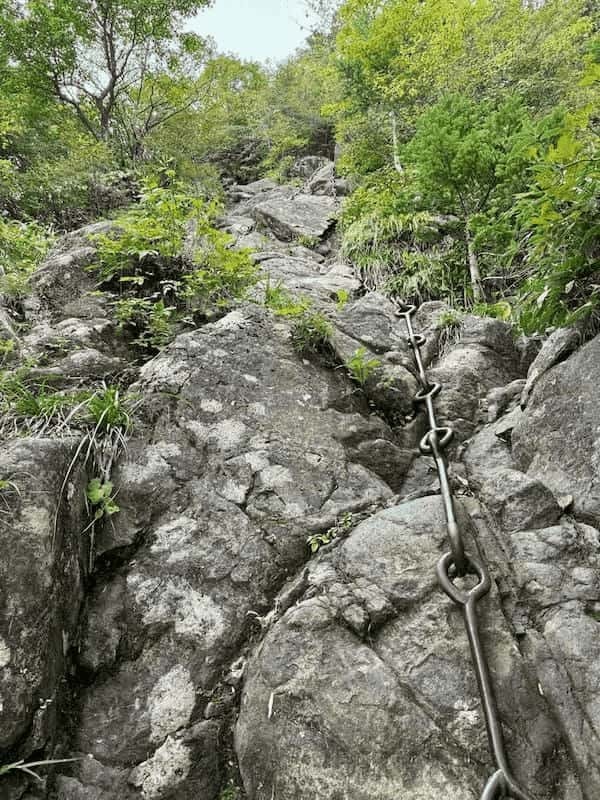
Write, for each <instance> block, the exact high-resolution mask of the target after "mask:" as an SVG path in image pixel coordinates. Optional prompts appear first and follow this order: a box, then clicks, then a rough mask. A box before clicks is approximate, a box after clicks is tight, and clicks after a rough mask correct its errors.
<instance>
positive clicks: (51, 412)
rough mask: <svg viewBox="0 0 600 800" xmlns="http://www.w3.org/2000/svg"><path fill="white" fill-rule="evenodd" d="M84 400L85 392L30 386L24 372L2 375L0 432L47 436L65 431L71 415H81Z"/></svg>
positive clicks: (40, 385)
mask: <svg viewBox="0 0 600 800" xmlns="http://www.w3.org/2000/svg"><path fill="white" fill-rule="evenodd" d="M87 399H88V395H87V394H86V393H84V392H75V393H72V392H55V391H53V390H52V389H51V388H49V387H48V386H46V385H45V384H39V383H35V382H32V381H30V380H29V379H28V377H27V370H25V369H20V370H17V371H15V372H1V373H0V415H1V420H2V422H1V425H0V431H1V432H2V433H3V434H10V433H20V434H24V433H28V434H31V435H39V436H41V435H47V434H48V433H49V432H52V431H55V430H60V429H61V428H63V427H65V426H66V425H67V424H68V423H69V421H70V420H71V419H72V416H73V414H74V412H83V411H84V409H85V402H86V400H87Z"/></svg>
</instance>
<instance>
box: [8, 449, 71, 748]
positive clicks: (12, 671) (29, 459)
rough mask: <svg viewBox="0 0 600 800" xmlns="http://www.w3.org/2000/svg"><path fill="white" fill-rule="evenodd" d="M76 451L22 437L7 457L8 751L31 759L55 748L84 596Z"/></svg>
mask: <svg viewBox="0 0 600 800" xmlns="http://www.w3.org/2000/svg"><path fill="white" fill-rule="evenodd" d="M74 451H75V444H74V443H73V441H64V440H63V441H54V440H48V439H20V440H19V439H17V440H13V441H10V442H8V443H5V444H4V447H3V451H2V454H1V455H0V475H1V476H2V478H3V480H6V481H8V483H7V485H6V486H5V487H4V488H3V489H2V490H1V492H0V547H1V550H2V554H3V556H2V561H1V562H0V586H1V587H2V590H1V591H0V611H1V613H0V748H1V749H3V750H8V749H9V748H13V747H16V746H17V745H19V746H20V747H21V748H22V749H21V753H22V757H24V758H27V756H29V755H30V754H31V753H33V752H35V751H38V750H41V749H42V748H44V747H45V746H47V745H49V746H51V745H52V743H53V740H54V736H55V733H56V723H57V711H58V699H59V697H58V695H59V692H60V690H61V689H62V685H61V681H62V679H63V676H64V673H65V670H66V659H65V657H66V654H67V652H68V650H69V648H70V647H71V646H72V645H74V643H75V634H76V629H77V624H78V619H79V609H80V605H81V602H82V598H83V586H82V581H83V573H84V563H85V557H86V553H85V550H86V542H85V537H83V536H82V531H83V530H84V528H85V526H86V517H85V511H84V502H85V487H86V483H87V480H86V477H85V474H84V473H83V471H82V470H81V469H80V467H79V466H75V467H73V468H72V469H71V471H70V472H69V466H70V463H71V459H72V458H73V455H74ZM15 760H16V759H15Z"/></svg>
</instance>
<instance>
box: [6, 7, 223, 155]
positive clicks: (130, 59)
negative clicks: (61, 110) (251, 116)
mask: <svg viewBox="0 0 600 800" xmlns="http://www.w3.org/2000/svg"><path fill="white" fill-rule="evenodd" d="M209 3H210V0H25V2H23V3H20V4H16V5H15V6H14V7H13V9H12V14H11V15H10V18H9V19H8V20H7V22H8V23H10V24H7V26H6V30H7V31H8V39H9V42H10V43H11V50H12V52H11V55H12V58H13V59H15V60H16V61H17V62H18V63H19V64H20V65H21V68H22V70H23V71H24V72H25V73H26V74H27V75H28V78H29V85H30V86H31V87H35V88H36V89H37V90H38V91H39V92H40V93H42V94H46V95H47V94H53V95H54V96H55V97H56V98H57V99H58V100H59V101H60V102H61V103H63V104H65V105H67V106H69V107H70V108H72V109H73V110H74V112H75V114H76V115H77V117H78V119H79V121H80V122H81V124H82V125H83V127H84V128H85V129H86V130H87V131H88V132H89V133H90V134H91V135H92V136H93V137H94V138H95V139H97V140H99V141H101V140H104V141H106V140H108V139H110V138H111V137H112V136H113V135H114V133H115V131H117V132H118V133H119V135H121V136H122V137H123V139H124V140H126V141H130V142H131V144H130V150H131V155H133V156H135V154H136V151H137V150H138V148H139V140H140V138H143V136H144V135H145V134H146V133H148V131H149V130H151V129H153V128H155V127H157V126H158V125H159V124H161V123H162V122H164V121H165V120H167V119H169V118H171V117H172V116H173V115H174V114H176V113H178V112H179V111H180V110H182V109H185V108H186V107H188V105H189V104H192V103H193V102H194V99H195V89H196V86H195V84H194V81H191V82H190V83H189V84H184V82H183V81H182V77H181V76H182V74H183V73H185V72H186V71H189V68H190V65H191V64H192V65H193V66H194V67H195V69H196V72H198V71H199V69H200V68H201V65H202V63H203V61H204V58H203V56H204V54H205V52H206V48H205V46H204V44H203V43H202V41H201V40H200V39H199V38H198V37H197V36H194V35H192V34H189V33H183V32H182V27H181V24H182V21H183V20H184V19H185V18H186V17H189V16H190V15H192V14H193V13H195V12H196V11H197V10H198V9H199V8H201V7H202V6H206V5H208V4H209ZM5 17H6V14H5Z"/></svg>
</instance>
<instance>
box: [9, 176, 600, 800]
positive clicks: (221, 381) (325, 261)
mask: <svg viewBox="0 0 600 800" xmlns="http://www.w3.org/2000/svg"><path fill="white" fill-rule="evenodd" d="M312 166H314V167H315V168H317V167H318V168H319V170H320V172H319V174H320V177H318V176H314V175H312V173H310V171H307V173H306V174H304V175H303V177H304V178H306V179H307V184H306V186H305V189H304V190H299V189H298V188H297V187H280V186H277V185H275V184H273V183H272V182H269V181H259V182H257V183H255V184H251V185H249V186H245V187H244V186H238V187H234V189H233V191H232V204H231V206H230V207H229V209H228V211H227V214H226V216H225V217H224V219H223V220H222V226H223V228H224V229H226V230H229V231H230V232H231V233H232V234H233V235H234V236H235V237H236V239H237V245H236V246H249V245H250V246H252V247H254V248H255V250H256V252H255V255H254V258H255V260H256V261H257V263H259V264H260V267H261V270H262V273H263V275H264V280H265V281H266V280H267V279H268V283H269V285H270V286H281V287H283V288H284V289H285V290H287V291H289V292H291V293H292V294H293V295H294V296H304V297H305V298H306V299H307V300H309V301H310V302H311V304H312V306H311V308H312V309H314V310H316V311H318V312H320V313H321V314H323V315H325V317H326V318H327V320H328V321H329V323H330V324H331V326H332V329H331V336H330V342H329V351H328V353H327V358H326V359H324V360H319V358H314V357H306V356H302V355H299V354H298V352H297V351H296V349H295V348H294V346H293V344H292V341H291V339H290V328H291V327H292V325H293V323H290V322H289V321H288V320H287V319H286V318H285V317H280V316H277V315H275V314H274V313H273V312H272V311H271V310H269V309H266V308H264V307H263V305H262V300H263V295H264V283H263V285H262V286H258V287H257V288H256V289H255V290H254V291H253V294H252V296H251V297H250V299H249V300H248V301H246V302H244V303H240V304H239V305H238V306H237V307H236V308H234V309H232V310H230V311H229V313H227V314H225V315H224V316H222V317H221V318H220V319H216V320H214V321H213V322H211V323H210V324H207V325H205V326H203V327H201V328H199V329H197V330H193V331H190V332H186V333H182V334H180V335H179V336H177V338H176V339H175V340H174V341H173V342H172V344H170V345H168V346H167V347H165V348H164V349H163V350H162V351H161V352H160V353H159V354H158V355H157V356H156V357H154V358H153V359H151V360H150V361H148V362H147V363H145V364H144V365H142V366H141V368H139V367H138V365H137V364H136V363H135V359H134V355H133V353H132V352H131V351H130V349H129V348H128V346H127V344H126V343H125V341H124V340H123V338H122V337H121V336H119V333H118V331H117V329H116V326H115V323H114V321H113V319H112V316H111V313H110V309H109V308H108V307H107V305H106V303H105V302H104V301H103V299H102V298H101V297H98V296H97V294H96V293H95V292H94V289H95V285H94V281H93V280H92V278H91V277H90V275H89V273H88V272H86V271H85V266H86V265H88V264H90V263H92V262H93V260H94V257H95V246H94V242H93V240H92V239H90V238H89V234H90V233H93V231H86V230H83V231H81V232H77V233H76V234H71V235H70V236H69V237H65V239H63V240H62V242H61V243H60V244H59V246H58V247H57V249H56V250H55V251H54V252H53V253H52V254H51V256H50V258H49V259H48V261H47V262H46V264H45V265H44V267H43V268H42V269H41V270H40V272H39V273H38V275H37V276H36V278H35V280H34V290H35V291H34V296H33V298H32V299H31V301H30V302H29V304H28V308H27V314H28V320H29V321H30V322H31V329H30V331H29V333H28V334H27V336H26V337H24V339H23V341H22V342H21V343H20V346H21V347H22V348H23V349H24V351H26V352H27V353H28V354H30V355H37V356H39V355H40V354H43V358H42V359H40V360H41V362H42V363H41V365H40V366H38V367H36V369H40V370H43V371H44V372H43V374H44V375H46V376H49V375H53V374H54V375H56V376H59V378H60V381H61V382H62V383H63V384H66V385H80V383H81V381H82V380H85V381H90V380H92V381H93V380H99V379H101V378H102V377H105V376H107V375H111V374H117V373H122V371H123V369H125V372H126V377H127V382H128V384H129V389H128V391H130V392H131V393H132V394H133V395H135V396H137V397H138V398H139V405H138V407H137V409H136V422H135V427H134V431H133V435H132V437H131V438H130V440H129V441H128V442H127V447H126V449H125V450H124V451H123V452H122V454H121V455H120V457H119V459H118V462H117V463H116V465H115V467H114V470H113V475H112V480H113V481H114V484H115V486H116V487H118V501H119V506H120V512H119V513H118V514H117V515H115V516H114V517H112V518H111V519H110V520H109V521H108V522H107V523H106V524H105V525H104V526H103V527H102V528H101V529H99V530H98V532H97V535H96V536H95V540H94V542H93V547H92V543H91V541H90V539H89V536H85V535H82V533H81V532H82V531H83V530H84V529H85V527H86V521H85V518H84V509H83V502H82V499H83V496H84V491H85V484H86V480H87V476H85V475H83V474H82V473H81V472H79V471H77V470H75V471H70V472H69V480H68V481H67V485H66V486H63V481H64V478H63V479H61V476H63V475H64V474H65V473H66V469H67V467H68V464H69V460H70V459H71V458H72V455H71V454H72V443H70V442H68V441H62V440H60V439H56V438H55V439H52V440H51V441H50V442H45V441H43V440H39V439H36V438H29V439H24V440H23V439H19V440H10V441H8V442H7V445H6V452H7V455H6V456H5V459H6V463H7V464H9V467H10V468H9V471H10V473H11V474H15V475H19V481H18V485H19V493H18V494H15V496H14V497H12V498H10V510H11V516H10V517H9V516H7V515H0V529H1V530H2V535H3V540H4V541H5V542H6V544H5V548H7V549H9V550H14V553H11V557H12V559H13V560H10V559H9V560H8V561H7V562H6V566H5V567H4V568H5V570H7V572H6V575H8V574H9V572H8V571H12V573H13V576H12V577H13V582H12V584H10V603H11V605H10V609H11V614H3V616H2V620H3V622H2V624H3V626H5V627H3V629H2V630H0V636H2V639H1V640H0V645H1V647H0V676H1V680H2V683H1V684H0V686H1V687H2V697H3V708H2V711H1V717H0V731H1V732H2V737H3V738H2V747H3V748H5V750H6V752H10V753H15V754H17V755H18V757H19V758H20V757H30V756H31V755H32V754H36V753H39V752H40V751H44V750H46V751H49V752H53V751H52V748H53V746H54V745H55V744H57V745H58V747H57V749H56V751H55V752H56V755H57V757H60V756H62V757H77V758H80V759H81V760H80V761H77V762H74V763H72V764H67V765H61V766H58V767H57V769H56V774H55V776H54V777H53V778H51V779H50V780H49V781H48V782H47V784H42V785H37V784H32V785H29V784H28V782H27V781H26V780H25V779H23V778H21V777H17V778H12V777H11V778H10V780H9V782H6V783H5V784H4V785H3V789H4V786H6V787H7V788H6V791H7V798H8V799H9V800H13V798H14V799H15V800H17V799H18V800H23V799H24V798H26V800H33V798H46V797H50V798H53V799H54V800H117V798H118V800H121V799H122V798H124V799H125V800H137V799H138V798H144V800H192V798H194V800H196V799H197V798H200V799H201V800H219V798H223V797H226V796H227V795H226V793H225V792H226V790H227V787H229V786H231V785H232V782H233V784H235V785H236V786H238V788H239V791H240V792H241V795H240V796H241V797H246V798H248V800H275V798H277V800H292V799H293V800H309V798H310V799H311V800H312V798H314V797H319V798H328V797H331V798H347V800H385V799H386V798H392V797H398V796H402V797H403V798H406V800H434V799H435V800H438V798H440V797H442V796H443V797H445V798H448V800H464V798H473V800H476V798H478V797H479V795H480V793H481V789H482V786H483V783H484V781H485V779H486V777H487V776H488V775H489V774H490V772H491V770H492V768H493V765H492V764H491V763H490V756H489V752H488V748H487V742H486V735H485V728H484V723H483V719H482V714H481V709H480V705H479V696H478V692H477V686H476V683H475V678H474V673H473V670H472V667H471V663H470V657H469V651H468V644H467V639H466V635H465V632H464V628H463V624H462V619H461V616H460V614H459V612H458V611H457V610H456V608H455V607H454V606H453V605H452V604H451V603H450V601H449V600H448V599H447V598H446V596H445V595H444V594H443V593H442V592H441V590H440V589H439V587H438V586H437V582H436V577H435V565H436V563H437V561H438V559H439V556H440V555H441V554H442V552H444V551H445V549H446V543H445V540H444V537H445V527H444V519H443V513H442V505H441V500H440V498H439V495H438V485H437V478H436V476H435V472H434V470H433V464H432V462H431V460H430V459H428V458H424V457H422V456H419V455H418V442H419V440H420V438H421V436H422V434H423V433H424V432H425V423H424V419H423V417H422V415H421V414H419V413H415V408H414V404H413V397H414V394H415V392H416V389H417V382H416V380H415V376H414V365H413V360H412V353H411V350H410V348H409V347H408V345H407V343H406V338H405V332H404V330H403V327H402V324H401V321H400V320H399V319H398V318H397V316H396V315H395V313H394V307H393V305H392V304H391V303H390V302H389V301H388V300H387V299H386V298H384V297H382V296H380V295H378V294H376V293H366V294H361V287H360V283H359V282H358V281H357V279H356V277H355V276H354V275H353V274H352V272H351V270H350V269H349V268H348V266H347V265H344V264H342V263H340V261H339V258H338V255H337V252H336V241H335V231H334V230H333V229H332V212H333V211H334V209H335V201H334V199H333V197H334V193H332V191H331V190H329V189H328V188H326V187H325V184H324V180H329V179H330V177H331V176H333V174H334V173H333V170H332V168H331V165H327V164H323V163H321V162H320V163H318V164H313V165H312ZM325 169H327V170H328V172H327V174H326V175H325V172H324V170H325ZM309 173H310V174H309ZM321 173H322V174H321ZM317 178H318V179H317ZM310 191H314V192H315V195H313V194H310ZM94 230H98V229H97V228H94ZM298 233H300V237H298ZM278 237H281V238H278ZM446 311H447V308H446V307H445V306H444V304H443V303H427V304H425V305H424V306H423V307H422V308H421V309H420V310H419V312H418V314H417V315H416V317H415V326H416V328H417V329H418V332H419V333H423V334H424V335H426V336H427V338H428V341H427V344H426V346H425V347H424V359H425V364H426V367H427V369H428V373H429V375H430V376H431V380H437V381H440V382H442V383H443V385H444V389H443V392H442V394H441V395H440V396H439V398H437V399H436V405H437V407H438V409H439V414H440V419H441V420H442V424H444V423H445V422H448V423H450V424H452V425H453V426H454V427H455V428H456V432H457V437H456V444H455V446H454V448H453V450H452V451H451V456H450V462H451V463H450V472H451V478H452V481H453V484H454V486H455V489H456V491H457V492H458V493H459V494H460V495H461V500H462V502H461V518H462V520H463V524H464V525H465V527H466V529H467V530H468V532H469V533H468V537H469V540H470V541H471V542H472V544H471V547H472V548H473V551H475V549H476V547H480V548H481V549H482V551H483V553H484V555H485V558H486V560H487V561H488V563H489V564H490V569H491V572H492V576H493V578H494V583H495V585H494V589H493V591H492V593H491V595H490V596H489V597H488V598H487V599H486V601H485V603H484V622H483V631H482V633H483V639H484V644H485V646H486V650H487V652H488V654H489V658H490V662H491V668H492V673H493V678H494V681H495V684H496V687H497V693H498V700H499V706H500V712H501V715H502V720H503V725H504V730H505V735H506V739H507V743H508V749H509V754H510V758H511V763H512V765H513V768H514V772H515V774H516V775H517V777H518V778H519V780H520V781H521V782H522V783H523V785H524V786H527V787H528V788H529V790H530V791H531V794H532V795H533V796H534V797H535V798H538V799H539V800H596V798H597V797H598V796H599V794H600V775H599V766H598V765H599V762H600V753H599V747H598V727H599V725H600V722H599V720H600V711H599V710H598V703H599V702H600V701H599V698H600V686H599V685H598V683H599V676H598V671H597V666H596V665H597V664H598V663H599V661H598V654H599V651H600V635H599V628H598V613H599V608H600V606H599V603H600V596H599V595H600V587H599V586H598V575H599V572H598V554H599V552H600V543H599V534H598V531H597V529H596V528H595V527H594V525H597V524H598V519H597V514H596V510H595V509H596V507H595V505H594V503H595V499H594V498H595V489H594V486H595V484H594V480H595V476H596V474H597V463H596V454H597V448H598V435H599V434H598V421H597V415H596V411H595V404H594V397H595V395H596V394H597V392H596V386H597V385H598V381H600V364H599V363H598V359H597V358H596V354H597V350H598V344H597V343H598V341H599V339H598V338H596V339H594V340H592V341H591V342H589V343H588V344H587V345H585V346H584V347H582V348H580V349H579V340H577V341H575V340H574V339H573V336H574V334H572V333H571V334H569V342H568V345H567V346H563V345H560V347H559V348H558V351H557V353H555V354H554V355H552V354H550V355H548V353H549V352H550V349H551V348H550V347H546V349H545V351H544V350H543V351H542V353H540V356H539V357H538V359H536V361H534V358H535V355H536V351H537V349H538V347H539V343H538V342H536V341H532V340H519V339H515V337H514V335H513V331H512V329H511V328H510V326H509V325H507V324H505V323H502V322H499V321H496V320H492V319H486V318H479V317H474V316H470V315H467V316H465V317H464V319H462V320H461V322H460V325H459V326H458V327H456V328H455V327H453V328H452V329H450V328H448V327H447V326H446V325H445V323H444V319H445V316H444V315H445V312H446ZM359 351H360V352H361V353H362V356H361V358H362V360H364V361H368V360H372V361H373V362H374V364H376V365H375V366H374V367H373V369H372V371H371V372H370V373H369V374H368V375H367V376H366V377H365V379H364V380H362V381H360V382H357V380H356V379H352V378H351V377H350V376H349V373H348V368H347V366H346V367H344V364H347V363H348V362H349V360H350V359H352V357H353V356H355V355H356V353H357V352H359ZM553 352H554V351H553ZM561 359H562V360H561ZM532 361H533V363H532ZM527 379H528V381H527V392H526V393H524V398H525V400H524V402H527V406H526V408H525V409H524V410H523V409H521V407H520V404H519V401H520V396H521V393H522V392H523V388H524V386H525V381H526V380H527ZM575 386H576V387H577V388H576V395H577V400H576V407H575V408H573V405H572V401H571V400H570V398H569V395H571V394H572V393H573V387H575ZM569 437H572V438H576V441H577V442H578V447H577V448H576V449H573V450H568V452H565V451H567V446H568V442H569V440H570V439H569ZM32 453H33V454H35V458H33V456H32V455H31V454H32ZM11 459H12V460H11ZM564 465H566V466H567V468H565V467H564ZM40 476H41V477H40ZM40 485H41V491H42V492H43V498H44V500H43V504H42V510H44V514H40V513H34V508H35V506H34V502H35V501H34V497H35V492H37V491H40V489H39V487H40ZM52 515H57V519H58V528H57V530H58V535H57V534H56V533H55V530H54V527H53V523H51V522H50V521H49V520H50V517H52ZM13 520H16V524H14V523H13ZM309 537H313V539H312V541H315V538H314V537H317V538H316V541H317V542H320V543H321V544H322V546H321V548H320V549H319V552H318V553H317V554H316V555H313V556H311V552H310V548H309V547H308V546H307V539H308V538H309ZM318 537H321V539H320V540H319V539H318ZM33 560H35V561H36V562H37V564H36V569H35V570H33V569H32V567H31V562H32V561H33ZM13 561H14V564H13ZM90 563H91V569H90ZM39 564H43V569H44V570H45V572H40V569H41V568H40V567H39V566H37V565H39ZM14 565H16V566H14ZM24 565H25V566H24ZM31 575H35V576H37V577H36V579H39V575H41V576H42V578H41V579H40V580H41V583H42V584H43V585H42V587H41V589H40V591H37V592H35V593H32V592H31V590H30V587H31V584H30V583H29V581H30V579H31V578H30V576H31ZM20 583H21V585H19V584H20ZM3 585H6V584H5V583H4V582H3ZM0 597H1V599H2V602H3V603H4V604H5V608H7V607H8V606H7V605H6V604H7V603H8V602H9V601H8V599H7V597H5V596H0ZM11 637H12V638H11ZM33 640H36V641H37V649H36V648H28V649H27V654H26V655H20V654H19V653H20V651H19V647H20V644H19V643H20V642H23V641H25V642H27V641H33ZM40 651H42V652H47V653H48V658H47V660H46V662H45V663H44V664H43V665H42V660H41V658H40ZM24 670H25V671H24ZM9 695H10V700H11V702H10V704H8V703H7V700H6V699H5V698H6V697H8V696H9ZM238 767H239V771H238Z"/></svg>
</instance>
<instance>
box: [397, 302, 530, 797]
mask: <svg viewBox="0 0 600 800" xmlns="http://www.w3.org/2000/svg"><path fill="white" fill-rule="evenodd" d="M393 302H394V305H395V306H396V316H398V317H404V321H405V323H406V330H407V332H408V343H409V345H410V347H411V348H412V351H413V356H414V360H415V367H416V377H417V380H418V382H419V384H420V389H419V391H418V392H417V394H416V396H415V400H416V401H417V402H418V403H420V404H423V405H424V406H425V410H426V412H427V417H428V423H429V430H428V432H427V433H426V434H425V436H424V437H423V438H422V439H421V442H420V445H419V449H420V451H421V453H422V454H423V455H426V456H432V457H433V459H434V460H435V464H436V467H437V472H438V476H439V480H440V491H441V496H442V501H443V504H444V512H445V515H446V523H447V529H448V539H449V543H450V552H448V553H446V554H445V555H443V556H442V558H441V559H440V561H439V562H438V565H437V577H438V581H439V584H440V586H441V588H442V589H443V590H444V592H445V593H446V594H447V595H448V597H449V598H450V599H451V600H452V601H453V602H454V603H455V604H456V605H457V606H459V607H460V609H461V611H462V614H463V618H464V622H465V627H466V631H467V636H468V639H469V646H470V648H471V656H472V659H473V667H474V670H475V675H476V677H477V685H478V686H479V694H480V697H481V705H482V708H483V713H484V717H485V724H486V729H487V734H488V739H489V744H490V751H491V753H492V757H493V759H494V763H495V765H496V767H497V769H496V771H495V772H494V773H493V775H492V776H491V777H490V778H489V780H488V782H487V784H486V786H485V789H484V790H483V793H482V795H481V798H480V800H501V799H502V798H505V799H506V798H512V800H533V798H532V797H531V795H529V794H527V792H525V791H524V790H523V789H521V787H520V786H519V785H518V783H517V781H516V779H515V778H514V777H513V775H512V773H511V770H510V765H509V763H508V756H507V754H506V746H505V743H504V737H503V734H502V723H501V721H500V715H499V713H498V706H497V704H496V698H495V695H494V687H493V684H492V679H491V675H490V668H489V664H488V660H487V656H486V654H485V650H484V648H483V645H482V642H481V637H480V634H479V616H478V612H477V604H478V603H479V601H480V600H482V599H483V598H484V597H485V596H486V595H487V594H488V593H489V591H490V588H491V585H492V582H491V578H490V574H489V572H488V569H487V566H486V565H485V564H484V563H483V561H481V560H479V559H477V558H474V557H473V556H471V555H469V554H468V553H467V552H466V549H465V542H464V539H463V534H462V530H461V527H460V524H459V523H458V520H457V518H456V509H455V505H454V494H453V491H452V486H451V485H450V480H449V477H448V464H447V460H446V455H445V451H446V448H447V447H448V445H449V444H450V442H451V441H452V438H453V436H454V431H453V430H452V428H450V427H448V426H440V425H439V424H438V420H437V416H436V412H435V407H434V403H433V401H434V399H435V398H436V397H437V396H438V395H439V394H440V392H441V391H442V386H441V384H439V383H430V382H429V379H428V377H427V372H426V371H425V367H424V364H423V356H422V353H421V348H422V347H423V346H424V345H425V344H426V343H427V340H426V339H425V337H424V336H423V335H421V334H418V333H415V330H414V326H413V316H414V315H415V313H416V311H417V307H416V306H415V305H411V304H409V303H404V302H402V301H401V300H394V301H393ZM467 575H471V576H475V577H476V578H477V583H476V584H475V586H473V587H472V588H471V589H468V590H463V589H460V588H459V587H458V586H457V585H456V579H457V578H462V577H465V576H467Z"/></svg>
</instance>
